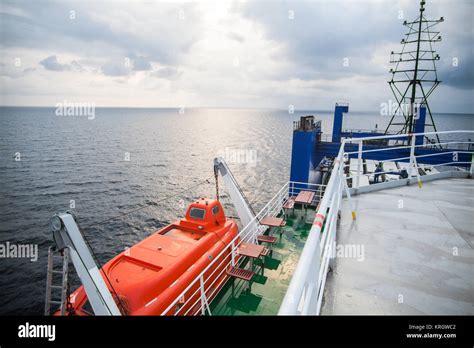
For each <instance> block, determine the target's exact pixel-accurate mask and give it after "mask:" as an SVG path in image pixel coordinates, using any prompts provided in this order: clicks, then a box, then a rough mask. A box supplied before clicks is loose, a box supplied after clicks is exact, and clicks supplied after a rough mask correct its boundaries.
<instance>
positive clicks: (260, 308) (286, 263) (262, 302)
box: [210, 206, 315, 315]
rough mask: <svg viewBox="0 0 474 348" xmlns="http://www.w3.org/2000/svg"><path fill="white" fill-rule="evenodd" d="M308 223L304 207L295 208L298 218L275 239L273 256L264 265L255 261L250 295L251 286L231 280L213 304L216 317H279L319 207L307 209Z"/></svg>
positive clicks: (213, 313)
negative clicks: (277, 315)
mask: <svg viewBox="0 0 474 348" xmlns="http://www.w3.org/2000/svg"><path fill="white" fill-rule="evenodd" d="M307 209H308V210H307V213H306V219H304V217H305V214H304V210H303V209H301V207H295V208H294V215H293V216H289V217H287V218H286V219H285V220H286V226H284V227H280V228H281V231H282V235H281V238H280V236H279V232H278V230H274V232H273V234H272V235H273V236H275V237H278V241H277V242H276V243H275V244H274V245H273V247H272V250H273V251H272V254H271V255H270V256H267V257H266V258H265V261H264V262H263V275H262V272H261V266H262V262H261V261H259V260H256V261H255V265H254V266H255V272H256V274H255V275H254V277H253V279H252V284H251V287H250V291H249V283H248V282H245V281H241V280H237V279H229V280H228V282H227V283H226V285H225V286H224V288H223V289H222V290H221V291H220V292H219V294H218V296H217V297H216V298H215V299H214V300H213V301H212V303H211V304H210V309H211V313H212V315H276V314H278V310H279V309H280V305H281V302H282V300H283V297H284V296H285V293H286V290H287V288H288V285H289V283H290V280H291V277H292V275H293V272H294V270H295V268H296V266H297V264H298V260H299V257H300V254H301V252H302V250H303V247H304V244H305V241H306V238H307V236H308V233H309V230H310V229H311V224H312V221H313V220H314V216H315V207H314V206H310V207H308V208H307Z"/></svg>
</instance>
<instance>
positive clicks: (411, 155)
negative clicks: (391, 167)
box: [408, 134, 416, 183]
mask: <svg viewBox="0 0 474 348" xmlns="http://www.w3.org/2000/svg"><path fill="white" fill-rule="evenodd" d="M415 139H416V137H415V135H414V134H413V135H412V136H411V144H410V164H409V165H408V182H409V183H411V175H412V172H413V163H414V162H413V159H414V157H415Z"/></svg>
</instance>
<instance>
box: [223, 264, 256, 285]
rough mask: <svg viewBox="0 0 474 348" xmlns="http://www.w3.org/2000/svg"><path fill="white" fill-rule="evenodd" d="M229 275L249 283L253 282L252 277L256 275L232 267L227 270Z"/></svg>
mask: <svg viewBox="0 0 474 348" xmlns="http://www.w3.org/2000/svg"><path fill="white" fill-rule="evenodd" d="M227 274H228V275H230V276H231V277H235V278H239V279H242V280H245V281H247V282H249V281H251V280H252V277H253V276H254V275H255V272H252V271H250V270H248V269H243V268H238V267H230V268H229V269H228V270H227Z"/></svg>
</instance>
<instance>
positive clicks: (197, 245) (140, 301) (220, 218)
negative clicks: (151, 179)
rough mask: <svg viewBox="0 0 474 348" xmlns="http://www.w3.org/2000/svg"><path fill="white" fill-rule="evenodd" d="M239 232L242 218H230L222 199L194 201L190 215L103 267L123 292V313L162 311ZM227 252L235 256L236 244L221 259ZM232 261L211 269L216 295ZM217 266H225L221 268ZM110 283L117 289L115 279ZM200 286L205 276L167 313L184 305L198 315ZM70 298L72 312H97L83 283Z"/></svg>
mask: <svg viewBox="0 0 474 348" xmlns="http://www.w3.org/2000/svg"><path fill="white" fill-rule="evenodd" d="M237 232H238V228H237V224H236V223H235V221H233V220H231V219H227V218H226V216H225V214H224V211H223V209H222V206H221V204H220V202H219V201H217V200H211V199H204V198H201V199H200V200H198V201H196V202H194V203H192V204H191V205H190V206H189V208H188V210H187V212H186V217H185V218H184V219H181V220H178V221H177V222H176V223H173V224H170V225H168V226H166V227H164V228H163V229H161V230H159V231H157V232H155V233H153V234H152V235H151V236H149V237H147V238H146V239H144V240H142V241H141V242H139V243H137V244H135V245H134V246H132V247H131V248H129V249H127V250H125V251H124V252H122V253H120V254H119V255H117V256H115V257H114V258H113V259H112V260H110V261H109V262H107V263H106V264H105V265H104V266H103V267H102V269H101V272H103V273H105V274H106V275H107V277H108V279H109V280H110V283H111V284H112V287H113V290H114V291H115V293H116V294H117V295H118V297H119V299H120V301H117V300H116V301H117V303H118V305H119V308H121V311H122V312H123V314H127V315H160V314H163V312H164V311H165V310H166V309H167V308H168V307H169V306H170V305H171V304H172V303H173V301H175V300H176V298H177V297H178V296H179V295H180V294H181V293H182V292H183V291H184V290H185V289H186V288H187V287H188V286H189V285H190V284H191V282H192V281H193V280H194V279H195V278H196V277H197V276H198V275H199V274H200V273H201V272H202V271H203V270H204V269H205V268H206V267H207V266H208V265H209V264H210V263H211V261H212V260H213V259H214V258H216V257H217V256H218V255H219V253H220V252H222V250H223V249H224V248H225V247H226V246H228V245H229V244H230V243H231V242H232V240H233V239H234V238H235V236H236V235H237ZM224 257H225V258H226V260H227V261H229V260H230V248H228V249H227V250H226V251H225V252H224V253H223V255H222V256H221V257H220V258H219V260H222V259H223V258H224ZM227 265H228V262H226V261H224V262H220V261H219V262H215V264H214V265H213V266H211V267H210V268H209V269H208V270H207V271H206V273H205V274H204V279H205V281H206V282H205V284H212V283H213V285H212V287H213V288H212V289H207V288H206V289H205V291H206V293H208V292H209V290H212V291H211V292H212V293H213V296H215V295H216V294H217V293H218V290H219V289H216V288H215V287H219V286H223V284H224V283H225V279H224V278H225V277H228V276H227V274H226V272H225V271H224V268H225V267H226V266H227ZM216 268H221V269H220V270H219V269H218V270H217V271H216ZM214 271H215V272H214ZM209 277H210V278H209ZM104 278H105V277H104ZM216 278H221V279H216ZM214 280H215V281H214ZM106 283H108V282H107V281H106ZM219 284H220V285H219ZM107 285H108V286H109V289H110V290H112V287H111V286H110V284H107ZM199 286H200V284H199V282H196V283H195V284H193V286H192V287H191V288H190V289H189V290H188V291H187V292H186V294H185V296H184V298H181V299H180V301H179V302H178V304H177V305H176V306H174V308H172V309H171V310H169V311H168V312H167V313H165V314H168V315H171V314H175V313H176V311H177V310H179V313H178V314H185V313H187V314H188V315H192V314H195V313H196V311H197V310H200V301H199V299H200V296H201V295H200V291H197V290H198V289H199ZM112 293H114V292H112ZM188 294H189V295H188ZM211 299H212V298H210V299H208V300H211ZM69 302H70V303H71V305H72V311H71V312H72V313H74V314H76V315H90V314H91V313H90V311H91V310H90V309H89V308H88V307H90V306H88V301H87V295H86V292H85V290H84V287H83V286H81V287H80V288H78V289H77V290H76V291H75V292H74V293H72V294H71V296H70V297H69ZM196 303H197V304H198V305H197V306H196ZM182 307H184V308H182ZM186 307H188V308H186Z"/></svg>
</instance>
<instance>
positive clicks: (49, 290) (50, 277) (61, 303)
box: [44, 247, 69, 315]
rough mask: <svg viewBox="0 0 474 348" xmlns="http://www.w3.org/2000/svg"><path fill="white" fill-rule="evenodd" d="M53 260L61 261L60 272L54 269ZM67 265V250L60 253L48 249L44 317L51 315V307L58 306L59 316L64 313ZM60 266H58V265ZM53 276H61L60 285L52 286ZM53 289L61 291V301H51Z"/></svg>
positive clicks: (51, 248) (52, 248)
mask: <svg viewBox="0 0 474 348" xmlns="http://www.w3.org/2000/svg"><path fill="white" fill-rule="evenodd" d="M55 259H60V260H62V268H61V270H58V269H54V265H55V262H54V260H55ZM68 264H69V248H64V249H63V250H62V251H57V250H55V248H54V247H49V249H48V272H47V275H46V301H45V305H44V315H51V305H53V304H54V305H59V309H60V312H61V315H64V314H65V313H66V309H67V308H66V307H67V295H68V294H67V287H68ZM58 266H60V265H58ZM54 274H61V279H62V280H61V285H53V277H54ZM53 289H60V290H61V299H60V300H57V299H52V298H51V297H52V296H51V295H52V291H53Z"/></svg>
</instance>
